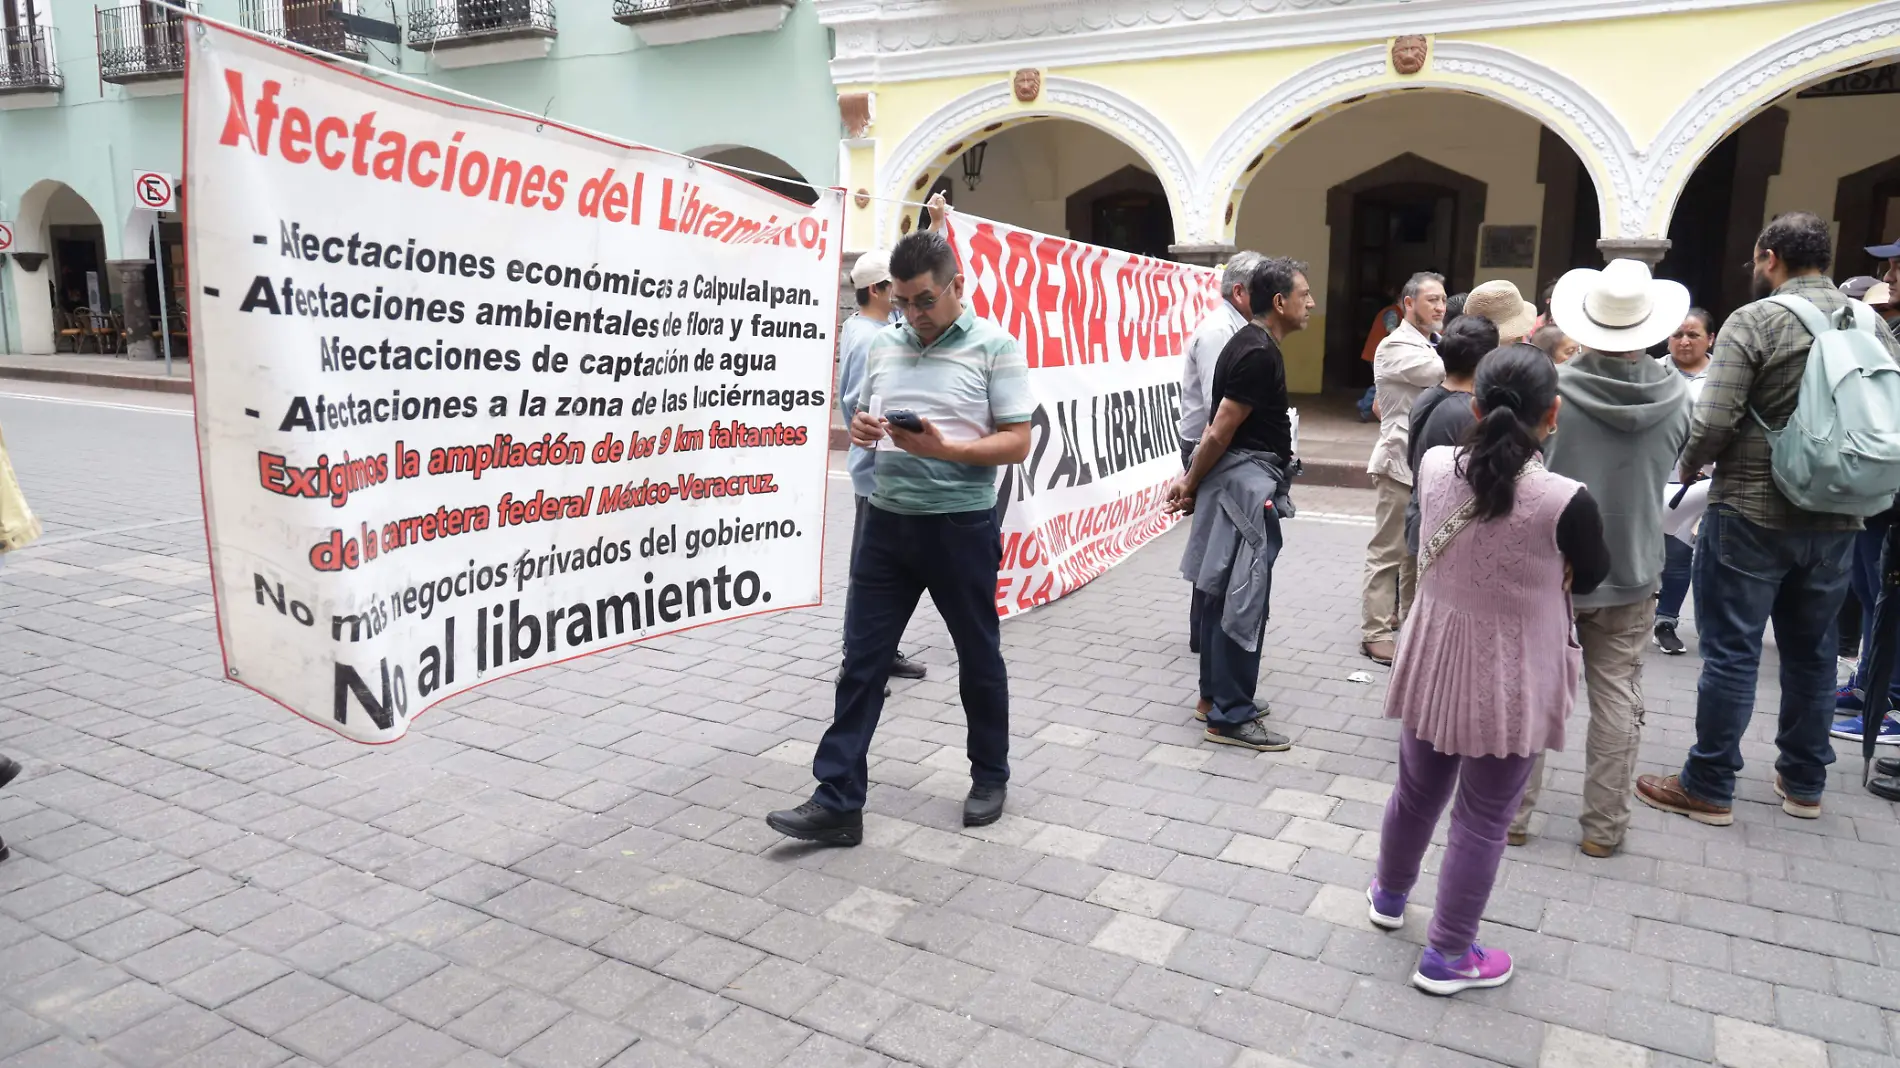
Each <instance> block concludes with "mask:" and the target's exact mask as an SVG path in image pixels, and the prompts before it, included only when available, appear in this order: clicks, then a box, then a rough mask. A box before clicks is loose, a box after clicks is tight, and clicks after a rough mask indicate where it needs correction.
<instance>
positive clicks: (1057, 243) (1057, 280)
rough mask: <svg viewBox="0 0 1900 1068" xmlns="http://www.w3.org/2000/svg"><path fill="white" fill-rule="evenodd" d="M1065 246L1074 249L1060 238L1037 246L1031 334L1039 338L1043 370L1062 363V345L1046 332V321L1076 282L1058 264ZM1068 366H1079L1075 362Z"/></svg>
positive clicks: (1043, 240)
mask: <svg viewBox="0 0 1900 1068" xmlns="http://www.w3.org/2000/svg"><path fill="white" fill-rule="evenodd" d="M1064 246H1069V247H1074V243H1073V242H1070V241H1065V240H1063V239H1062V238H1059V237H1045V238H1043V239H1042V240H1041V241H1038V242H1036V274H1037V276H1038V277H1037V283H1036V311H1035V319H1036V325H1035V327H1034V328H1033V331H1034V332H1035V333H1037V334H1041V335H1042V344H1043V349H1042V366H1044V367H1060V366H1062V364H1063V363H1064V362H1065V361H1064V360H1063V356H1062V343H1061V341H1060V340H1059V339H1058V338H1057V337H1056V336H1055V335H1054V334H1052V333H1050V332H1049V319H1050V317H1051V316H1053V315H1056V314H1058V313H1059V311H1060V309H1061V307H1062V293H1063V288H1064V286H1065V285H1066V286H1067V288H1069V289H1074V288H1075V279H1074V278H1072V277H1070V276H1069V275H1068V272H1066V271H1064V270H1063V269H1062V267H1061V265H1060V263H1059V261H1060V259H1061V256H1062V249H1063V247H1064ZM1066 362H1068V363H1076V362H1079V361H1077V360H1074V359H1070V360H1068V361H1066Z"/></svg>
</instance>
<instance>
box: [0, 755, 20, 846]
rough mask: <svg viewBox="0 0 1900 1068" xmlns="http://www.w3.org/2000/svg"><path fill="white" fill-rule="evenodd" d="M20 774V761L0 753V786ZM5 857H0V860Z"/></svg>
mask: <svg viewBox="0 0 1900 1068" xmlns="http://www.w3.org/2000/svg"><path fill="white" fill-rule="evenodd" d="M19 774H20V762H19V761H17V760H15V759H13V758H12V757H10V756H4V755H0V786H5V785H6V784H8V783H10V782H12V781H13V780H14V779H15V778H17V777H18V776H19ZM4 859H6V858H4V857H0V860H4Z"/></svg>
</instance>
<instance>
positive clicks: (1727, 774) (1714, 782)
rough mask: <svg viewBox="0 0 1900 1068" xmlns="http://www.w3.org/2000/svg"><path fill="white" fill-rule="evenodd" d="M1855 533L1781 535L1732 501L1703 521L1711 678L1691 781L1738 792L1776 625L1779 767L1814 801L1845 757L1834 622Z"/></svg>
mask: <svg viewBox="0 0 1900 1068" xmlns="http://www.w3.org/2000/svg"><path fill="white" fill-rule="evenodd" d="M1853 541H1854V535H1853V534H1852V533H1851V532H1847V531H1840V532H1823V531H1796V530H1770V529H1768V528H1766V527H1762V526H1757V525H1756V524H1754V523H1751V522H1749V521H1748V520H1747V519H1744V518H1742V516H1741V513H1739V512H1737V511H1735V510H1734V509H1733V508H1730V507H1727V506H1726V505H1711V506H1710V507H1709V511H1708V514H1707V515H1705V516H1704V517H1703V518H1702V531H1701V534H1700V535H1699V536H1698V538H1697V540H1696V551H1695V615H1696V629H1697V632H1698V633H1699V634H1700V636H1701V639H1702V681H1701V683H1700V685H1699V686H1698V687H1697V691H1696V715H1695V731H1696V742H1695V745H1694V746H1693V747H1692V748H1691V749H1690V750H1689V758H1688V760H1687V761H1685V762H1684V763H1683V765H1682V786H1683V789H1685V790H1687V791H1688V792H1689V793H1690V794H1691V795H1693V796H1695V797H1697V798H1700V799H1701V800H1704V801H1709V802H1713V803H1715V804H1721V805H1726V804H1729V803H1730V802H1731V801H1732V800H1733V799H1734V797H1735V773H1736V772H1738V771H1740V770H1741V768H1742V733H1743V731H1745V730H1747V729H1748V721H1749V717H1750V716H1751V715H1753V714H1754V710H1755V679H1756V675H1757V673H1758V672H1759V671H1760V669H1761V643H1762V632H1763V629H1764V628H1765V627H1766V626H1767V624H1768V621H1769V620H1771V619H1772V620H1773V621H1774V624H1775V646H1776V648H1777V649H1778V650H1779V652H1780V655H1781V721H1780V726H1779V728H1778V729H1777V731H1776V733H1775V745H1776V747H1777V748H1779V749H1780V750H1781V757H1780V759H1778V760H1776V761H1775V770H1776V771H1778V772H1780V773H1781V779H1782V783H1783V784H1784V786H1785V787H1786V789H1787V791H1788V795H1789V796H1790V797H1793V798H1796V799H1799V800H1803V801H1812V800H1814V799H1815V798H1818V797H1820V796H1821V791H1822V790H1823V789H1825V788H1826V786H1827V766H1828V765H1829V764H1832V763H1833V762H1834V748H1833V746H1832V745H1830V744H1829V743H1828V734H1827V732H1828V728H1829V727H1830V726H1832V725H1833V722H1834V653H1835V638H1834V619H1835V616H1836V615H1837V614H1838V613H1839V612H1840V610H1841V598H1843V597H1845V596H1846V595H1847V572H1848V562H1849V559H1850V557H1851V555H1852V548H1853Z"/></svg>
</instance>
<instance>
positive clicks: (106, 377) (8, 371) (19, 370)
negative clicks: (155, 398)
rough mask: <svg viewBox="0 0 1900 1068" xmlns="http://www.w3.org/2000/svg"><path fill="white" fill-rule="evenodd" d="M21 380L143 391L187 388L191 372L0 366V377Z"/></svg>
mask: <svg viewBox="0 0 1900 1068" xmlns="http://www.w3.org/2000/svg"><path fill="white" fill-rule="evenodd" d="M7 378H11V379H14V380H16V381H21V382H57V383H59V384H61V385H68V386H103V387H105V388H107V389H139V390H144V391H145V392H147V393H180V394H189V393H190V392H191V376H190V375H185V376H183V377H178V378H157V377H154V376H152V375H114V374H106V373H104V372H100V371H66V370H60V369H58V368H52V367H0V379H7Z"/></svg>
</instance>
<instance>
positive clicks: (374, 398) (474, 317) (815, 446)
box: [185, 19, 843, 742]
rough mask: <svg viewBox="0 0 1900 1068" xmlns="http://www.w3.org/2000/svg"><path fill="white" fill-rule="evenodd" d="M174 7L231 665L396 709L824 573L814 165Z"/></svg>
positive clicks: (770, 602)
mask: <svg viewBox="0 0 1900 1068" xmlns="http://www.w3.org/2000/svg"><path fill="white" fill-rule="evenodd" d="M189 26H190V28H189V34H188V36H189V41H190V52H189V59H190V64H189V66H190V71H189V75H188V78H187V81H188V93H189V100H188V101H187V107H186V111H187V128H186V168H185V173H186V175H187V181H188V182H189V195H188V196H187V197H186V198H185V203H186V206H187V216H188V220H187V240H188V241H189V251H190V259H189V263H190V272H191V305H190V307H191V344H192V354H193V358H194V360H195V361H196V362H197V365H198V366H197V367H196V369H195V371H196V373H195V376H194V377H195V380H196V396H197V417H198V441H199V455H200V463H201V468H202V476H203V481H204V491H205V514H206V524H207V528H208V531H209V536H210V542H211V562H212V575H213V579H214V582H215V585H216V591H217V605H218V623H219V631H220V637H221V641H222V643H223V648H224V656H225V664H226V670H227V673H228V675H229V676H230V677H231V678H233V679H236V680H238V681H240V682H242V683H243V684H245V685H247V686H250V687H251V688H253V689H255V690H257V691H259V692H260V693H263V694H265V695H266V696H268V697H271V698H273V699H275V700H277V701H278V702H280V703H282V704H283V705H285V706H286V707H288V708H289V709H291V710H292V711H294V712H297V713H299V714H300V715H303V716H305V717H307V718H309V719H311V720H313V721H315V722H318V723H321V724H323V725H325V726H328V727H331V728H332V729H334V730H335V731H337V732H338V733H339V734H342V735H343V736H344V737H347V738H351V739H354V740H356V741H361V742H385V741H391V740H393V739H395V738H398V737H400V736H401V735H402V734H403V732H404V731H405V730H406V729H407V727H408V723H409V721H410V720H411V719H413V718H414V717H415V716H417V715H418V714H420V713H421V712H422V711H423V710H424V709H426V708H427V707H429V706H430V705H432V704H435V703H436V702H439V701H441V700H443V699H445V698H447V697H450V696H452V695H454V694H456V693H458V692H461V691H463V690H467V689H469V688H470V687H472V686H476V685H479V684H480V683H482V682H487V681H491V680H493V679H496V678H499V677H501V676H504V675H509V674H513V673H515V672H519V671H522V670H525V669H528V668H532V667H536V666H540V665H544V664H551V663H555V662H557V661H561V660H566V659H569V658H572V657H576V656H581V655H584V654H587V653H593V652H598V651H600V650H603V649H608V648H612V647H614V646H618V645H623V644H625V643H628V642H631V641H636V640H639V639H643V638H649V637H653V636H655V635H659V634H665V633H669V632H672V631H677V630H682V629H685V628H688V627H695V626H702V625H705V624H708V623H715V622H719V621H721V620H728V619H733V618H737V617H740V616H745V615H750V614H755V613H758V612H762V611H775V610H781V609H787V608H796V607H801V606H806V605H811V604H815V603H817V602H818V599H819V558H820V549H821V539H822V534H823V529H824V499H825V490H826V448H827V429H828V427H829V425H830V418H831V408H830V392H831V377H832V370H831V369H832V350H833V345H834V341H833V339H832V337H831V335H832V332H833V329H834V325H835V323H836V321H837V319H836V315H837V292H838V281H837V280H838V249H837V247H836V244H835V241H834V240H833V239H834V237H835V235H836V234H837V232H838V229H839V225H840V220H841V218H842V209H843V204H842V200H841V199H840V197H839V195H838V194H837V193H836V192H835V191H834V192H832V193H827V194H825V195H823V196H821V197H820V198H819V200H818V203H817V205H816V206H815V207H807V206H805V205H803V204H800V203H798V202H796V201H792V200H788V199H786V198H784V197H781V196H779V195H777V194H775V193H772V192H769V191H766V190H764V189H761V188H759V187H757V186H754V185H752V184H750V183H748V182H746V181H744V180H742V179H740V178H737V177H735V176H733V175H731V174H728V173H726V172H723V171H721V170H719V169H718V168H716V167H713V166H710V165H706V164H695V163H690V162H688V161H686V160H683V159H680V158H677V157H674V156H670V155H668V154H665V153H661V152H658V151H654V150H651V149H642V148H634V147H628V146H626V145H621V144H616V143H612V142H609V141H606V140H603V139H601V138H599V137H595V136H591V135H586V134H582V133H580V132H577V131H571V130H568V129H564V128H562V127H561V126H559V125H558V124H555V123H551V122H549V123H543V122H539V121H537V120H535V119H531V118H528V119H524V118H519V117H516V116H513V115H508V114H500V113H496V112H491V111H486V110H482V109H478V108H470V107H466V106H461V105H456V104H451V103H445V102H443V101H440V100H436V99H433V98H429V97H424V96H419V95H416V94H413V93H409V92H406V91H403V90H400V89H394V88H391V87H390V86H388V85H385V84H382V83H380V82H378V81H375V80H373V79H370V78H367V77H364V76H360V75H356V74H352V73H349V72H347V71H341V70H337V69H335V68H333V67H331V66H328V65H326V64H324V63H321V62H317V61H315V60H312V59H308V58H305V57H303V56H301V55H297V54H295V53H293V52H291V51H288V50H285V49H282V48H279V47H276V46H274V45H271V44H268V43H264V42H260V41H257V40H254V39H251V38H249V37H246V36H244V35H241V34H239V33H236V32H234V31H230V30H226V29H222V28H220V27H218V26H216V25H212V24H207V23H204V22H201V21H198V20H196V19H192V20H190V22H189Z"/></svg>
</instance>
